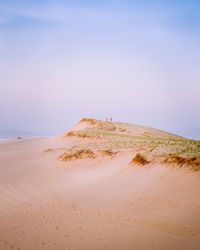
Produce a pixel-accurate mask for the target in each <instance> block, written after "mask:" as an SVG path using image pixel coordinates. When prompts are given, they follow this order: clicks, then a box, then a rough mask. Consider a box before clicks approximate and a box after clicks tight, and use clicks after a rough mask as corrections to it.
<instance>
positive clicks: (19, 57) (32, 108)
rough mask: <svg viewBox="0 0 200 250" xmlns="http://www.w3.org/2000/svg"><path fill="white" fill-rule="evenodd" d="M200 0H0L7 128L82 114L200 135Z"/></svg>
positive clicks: (66, 121)
mask: <svg viewBox="0 0 200 250" xmlns="http://www.w3.org/2000/svg"><path fill="white" fill-rule="evenodd" d="M199 44H200V2H199V1H189V0H188V1H184V0H183V1H180V0H179V1H156V0H154V1H147V0H146V1H145V0H142V1H128V0H127V1H126V0H125V1H53V0H52V1H39V0H38V1H33V0H32V1H10V0H7V1H6V0H5V1H3V0H0V117H1V118H0V129H19V130H28V131H33V132H40V133H45V134H46V133H50V134H54V133H55V134H56V133H62V132H64V131H65V130H66V129H68V128H69V127H70V126H71V125H73V124H74V123H75V122H77V121H78V120H79V119H80V118H82V117H96V118H99V119H104V118H105V117H106V116H112V117H113V119H114V120H117V121H126V122H131V123H139V124H144V125H148V126H152V127H155V128H160V129H163V130H167V131H170V132H173V133H177V134H180V135H183V136H186V137H190V138H196V139H200V116H199V113H200V112H199V111H200V98H199V96H200V70H199V69H200V48H199V47H200V46H199Z"/></svg>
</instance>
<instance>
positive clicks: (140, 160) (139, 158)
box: [131, 154, 149, 166]
mask: <svg viewBox="0 0 200 250" xmlns="http://www.w3.org/2000/svg"><path fill="white" fill-rule="evenodd" d="M148 163H149V161H147V159H146V158H145V157H144V156H143V155H141V154H136V156H135V157H134V158H133V159H132V161H131V164H137V165H142V166H144V165H146V164H148Z"/></svg>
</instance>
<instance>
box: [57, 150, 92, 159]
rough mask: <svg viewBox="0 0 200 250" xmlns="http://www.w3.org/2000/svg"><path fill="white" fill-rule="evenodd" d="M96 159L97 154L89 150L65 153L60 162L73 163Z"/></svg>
mask: <svg viewBox="0 0 200 250" xmlns="http://www.w3.org/2000/svg"><path fill="white" fill-rule="evenodd" d="M88 158H91V159H95V158H96V156H95V153H94V152H93V151H92V150H89V149H80V150H69V151H67V152H65V153H63V154H62V155H61V156H60V157H59V160H61V161H73V160H81V159H88Z"/></svg>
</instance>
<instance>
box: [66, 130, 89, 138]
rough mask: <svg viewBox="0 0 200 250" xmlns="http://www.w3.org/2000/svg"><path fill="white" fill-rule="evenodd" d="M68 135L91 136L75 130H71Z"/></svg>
mask: <svg viewBox="0 0 200 250" xmlns="http://www.w3.org/2000/svg"><path fill="white" fill-rule="evenodd" d="M66 136H68V137H72V136H76V137H80V138H87V137H90V136H89V135H87V134H85V133H80V132H75V131H69V132H68V133H67V135H66Z"/></svg>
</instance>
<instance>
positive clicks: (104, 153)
mask: <svg viewBox="0 0 200 250" xmlns="http://www.w3.org/2000/svg"><path fill="white" fill-rule="evenodd" d="M98 152H99V153H100V154H101V155H102V156H113V155H116V154H117V152H113V151H112V150H110V149H104V150H98Z"/></svg>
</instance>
